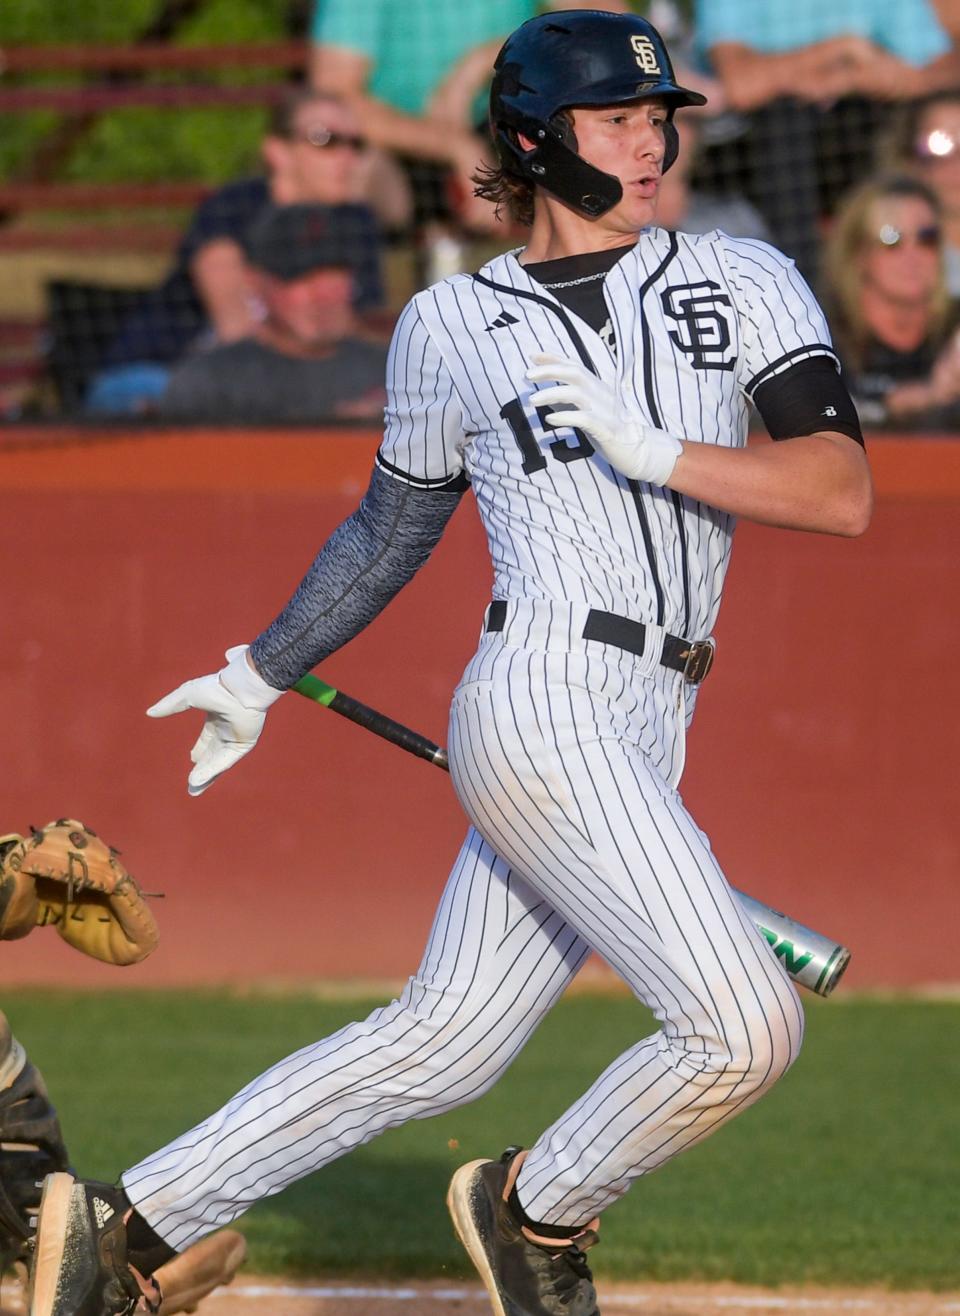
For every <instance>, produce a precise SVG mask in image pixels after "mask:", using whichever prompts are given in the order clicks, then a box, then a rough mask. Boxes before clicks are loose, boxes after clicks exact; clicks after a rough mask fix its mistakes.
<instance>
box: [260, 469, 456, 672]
mask: <svg viewBox="0 0 960 1316" xmlns="http://www.w3.org/2000/svg"><path fill="white" fill-rule="evenodd" d="M461 497H462V490H457V491H456V492H452V491H451V492H448V491H446V490H430V491H429V492H427V491H424V490H422V489H414V488H412V487H411V486H410V485H407V484H403V483H402V482H401V481H399V480H395V479H394V478H393V477H392V476H390V475H385V474H384V472H383V471H381V470H380V468H379V467H375V468H374V472H373V475H372V477H371V479H370V487H369V488H368V489H367V492H366V494H365V495H364V497H363V501H362V502H361V504H360V506H359V507H358V508H357V510H356V511H355V512H354V513H353V515H352V516H350V517H348V518H347V520H346V521H344V522H343V524H342V525H341V526H339V527H338V528H337V529H336V530H335V531H334V532H333V534H332V535H331V536H330V538H329V539H328V540H327V542H326V543H325V544H324V546H323V548H321V550H320V552H319V553H318V554H317V556H316V557H315V558H314V560H313V564H312V565H311V567H310V569H309V570H308V571H307V574H306V575H305V576H304V578H303V580H302V581H301V582H300V585H299V587H298V588H297V592H296V593H295V594H294V596H293V598H292V599H291V600H290V602H289V603H288V604H287V606H286V607H285V608H284V610H283V611H282V612H281V613H280V616H279V617H277V619H276V621H274V622H273V623H272V624H271V625H270V626H268V627H267V629H266V630H265V631H264V632H263V633H262V634H261V635H258V636H257V638H256V639H255V640H254V642H253V644H252V645H251V646H250V656H251V657H252V658H253V661H254V663H255V664H256V667H257V671H258V672H259V673H260V675H261V676H262V677H263V679H264V680H265V681H266V682H268V684H270V685H272V686H275V687H276V688H277V689H278V690H287V689H289V688H290V686H292V685H293V684H295V682H297V681H299V679H300V677H301V676H303V675H304V674H305V673H306V672H309V670H310V668H311V667H315V666H316V664H317V663H319V662H320V661H322V659H324V658H326V657H327V656H328V654H331V653H333V652H334V650H335V649H339V648H340V647H341V645H344V644H346V643H347V641H348V640H352V639H353V637H354V636H355V635H358V634H359V633H360V631H362V630H363V628H364V627H365V626H366V625H367V623H368V622H371V621H372V620H373V618H374V617H376V616H377V614H378V613H379V612H381V611H382V609H383V608H385V607H386V605H387V604H388V603H389V602H390V600H391V599H392V598H393V597H394V595H395V594H397V593H398V591H399V590H401V589H402V588H403V586H404V585H405V584H406V583H407V581H408V580H410V579H411V577H412V576H413V575H414V574H415V573H416V572H417V570H418V569H419V568H420V567H422V566H423V564H424V562H426V560H427V558H428V557H429V556H430V554H431V552H432V551H433V549H434V547H435V546H436V544H437V541H438V540H439V539H440V536H441V535H442V534H443V532H444V530H445V528H446V525H447V522H448V521H449V520H450V517H451V516H452V515H453V513H454V511H455V510H456V508H457V504H458V503H459V501H460V499H461Z"/></svg>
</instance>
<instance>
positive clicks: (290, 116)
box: [267, 86, 344, 137]
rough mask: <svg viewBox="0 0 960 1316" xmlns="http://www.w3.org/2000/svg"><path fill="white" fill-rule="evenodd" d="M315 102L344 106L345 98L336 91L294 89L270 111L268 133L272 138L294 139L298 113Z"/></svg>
mask: <svg viewBox="0 0 960 1316" xmlns="http://www.w3.org/2000/svg"><path fill="white" fill-rule="evenodd" d="M315 101H319V102H322V103H323V104H325V105H342V104H343V103H344V101H343V97H342V96H340V95H338V94H337V93H336V92H335V91H320V90H319V89H318V88H316V87H303V86H300V87H294V88H293V90H292V91H289V92H288V93H287V94H286V96H284V97H282V99H281V100H279V101H278V102H277V104H276V105H274V106H273V108H272V109H271V111H270V117H269V118H268V120H267V133H268V135H269V136H271V137H292V136H293V134H294V130H295V128H296V121H297V113H298V112H299V110H300V109H301V108H302V107H303V106H304V105H313V103H314V102H315Z"/></svg>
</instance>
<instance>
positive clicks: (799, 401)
mask: <svg viewBox="0 0 960 1316" xmlns="http://www.w3.org/2000/svg"><path fill="white" fill-rule="evenodd" d="M753 402H754V406H755V407H756V408H757V411H759V413H760V416H761V418H762V419H763V423H764V424H765V425H766V427H767V429H768V430H769V431H770V437H771V438H773V439H796V438H799V437H800V436H801V435H803V434H816V433H818V432H819V431H823V430H832V431H834V432H836V433H839V434H847V435H849V436H850V438H851V439H853V440H854V441H855V442H856V443H859V444H860V445H861V447H862V446H863V431H862V430H861V428H860V420H859V417H858V416H857V409H856V407H855V406H854V403H853V398H851V396H850V393H849V390H848V389H847V386H846V384H845V383H844V382H843V380H842V379H841V377H840V375H839V374H838V373H837V368H836V364H835V363H834V360H833V358H832V357H829V356H815V357H809V358H808V359H807V360H805V361H800V362H798V363H797V364H796V365H795V366H791V367H790V369H789V370H784V371H783V373H782V374H779V375H774V376H773V377H772V378H771V379H765V380H764V381H763V383H762V384H758V385H757V387H756V389H755V390H754V393H753Z"/></svg>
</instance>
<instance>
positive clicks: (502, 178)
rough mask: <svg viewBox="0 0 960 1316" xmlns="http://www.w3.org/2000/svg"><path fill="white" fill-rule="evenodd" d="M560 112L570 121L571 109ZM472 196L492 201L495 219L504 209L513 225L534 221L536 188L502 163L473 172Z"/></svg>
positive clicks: (481, 167) (528, 225)
mask: <svg viewBox="0 0 960 1316" xmlns="http://www.w3.org/2000/svg"><path fill="white" fill-rule="evenodd" d="M559 114H560V115H562V116H563V118H565V119H567V120H568V121H569V122H570V123H571V124H572V123H573V111H572V110H567V109H564V110H560V111H559ZM472 178H473V182H474V184H475V187H474V195H475V196H479V197H483V199H484V201H492V202H493V204H494V206H495V207H496V214H497V218H498V219H499V218H500V216H501V215H502V214H503V212H504V211H506V213H507V214H508V215H509V216H510V218H511V219H512V220H513V222H514V223H515V224H522V225H523V226H524V227H525V228H529V227H530V225H531V224H532V223H533V200H534V197H535V195H536V188H535V186H534V184H533V183H532V182H530V180H529V179H526V178H523V177H521V175H520V174H517V173H514V172H513V171H512V170H510V169H507V168H505V167H504V165H502V164H496V165H491V164H484V165H481V166H480V167H479V168H478V170H477V172H476V173H475V174H473V175H472Z"/></svg>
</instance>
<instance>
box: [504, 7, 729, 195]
mask: <svg viewBox="0 0 960 1316" xmlns="http://www.w3.org/2000/svg"><path fill="white" fill-rule="evenodd" d="M655 98H656V99H660V100H663V101H665V102H666V104H667V109H668V119H667V123H666V124H665V138H666V141H665V151H664V159H663V163H662V165H661V172H663V173H666V171H667V170H668V169H669V168H670V166H671V165H672V164H673V162H674V161H675V160H676V158H677V152H678V149H679V138H678V136H677V130H676V128H675V127H674V124H673V113H674V111H675V110H676V109H677V108H679V107H680V106H683V105H703V104H705V103H706V97H705V96H702V95H700V93H699V92H694V91H689V90H687V89H686V88H684V87H680V86H678V85H677V83H676V81H675V80H674V75H673V67H672V65H671V63H670V57H669V55H668V54H667V49H666V47H665V46H664V44H663V40H662V38H661V37H660V34H659V33H658V32H657V30H656V29H655V28H654V27H652V26H651V25H650V24H649V23H648V22H646V20H645V19H642V18H638V17H636V16H634V15H630V14H609V13H606V12H599V11H596V10H566V11H563V12H562V13H556V14H542V15H540V17H539V18H532V19H529V20H528V21H527V22H526V23H523V24H522V25H521V26H520V27H519V28H517V30H516V31H515V32H514V33H513V34H512V35H511V36H510V37H508V38H507V41H506V43H505V45H504V46H503V49H502V50H501V51H500V54H499V55H498V56H497V61H496V64H495V65H494V78H493V84H492V86H491V90H490V128H491V134H492V136H493V139H494V143H495V145H496V148H497V153H498V155H499V157H500V162H501V164H502V166H503V168H504V169H505V170H506V172H508V173H510V174H513V175H514V176H519V177H521V178H524V179H526V180H527V181H528V182H530V183H533V184H535V185H539V186H540V187H543V188H544V189H545V190H546V191H548V192H550V193H552V194H553V195H554V196H556V197H559V199H560V200H561V201H564V202H566V203H567V204H568V205H570V206H573V208H574V209H576V210H579V211H580V212H581V213H582V214H584V215H587V216H588V217H589V218H591V219H593V218H596V217H598V216H599V215H603V214H605V213H606V212H607V211H608V210H610V209H611V208H612V207H613V206H615V205H616V204H617V202H618V201H619V200H620V198H621V197H622V195H623V189H622V187H621V185H620V180H619V179H618V178H617V177H616V176H615V175H614V174H608V173H606V172H605V171H603V170H601V169H597V168H596V167H595V166H594V165H591V164H588V163H587V161H586V160H584V159H583V158H582V157H581V156H580V155H578V154H577V141H576V136H575V134H574V133H573V130H572V127H571V126H570V124H569V123H568V122H567V121H566V119H565V118H564V117H563V116H562V114H561V113H560V112H561V110H564V109H572V108H574V107H583V106H586V107H589V106H597V107H600V106H604V105H622V104H629V103H631V102H635V101H638V100H652V99H655ZM521 133H522V134H523V136H524V137H526V138H528V140H529V141H530V142H532V143H533V145H532V146H531V147H529V148H526V149H525V148H524V147H523V146H522V145H521V144H520V141H519V134H521Z"/></svg>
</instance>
